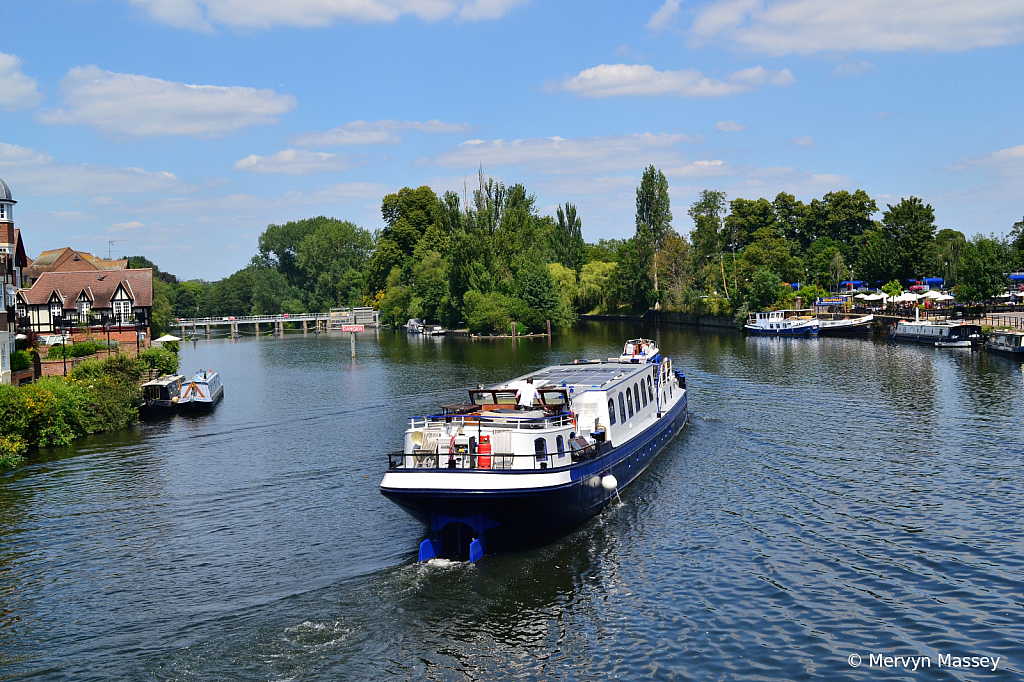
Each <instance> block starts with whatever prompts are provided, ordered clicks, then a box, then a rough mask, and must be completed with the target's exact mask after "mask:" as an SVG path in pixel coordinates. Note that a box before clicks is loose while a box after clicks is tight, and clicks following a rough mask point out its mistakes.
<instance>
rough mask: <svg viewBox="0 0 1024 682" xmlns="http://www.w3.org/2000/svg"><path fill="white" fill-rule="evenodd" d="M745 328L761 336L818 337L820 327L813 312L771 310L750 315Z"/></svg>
mask: <svg viewBox="0 0 1024 682" xmlns="http://www.w3.org/2000/svg"><path fill="white" fill-rule="evenodd" d="M743 328H744V329H746V330H747V331H748V332H750V333H751V334H758V335H761V336H817V335H818V330H819V328H820V325H819V322H818V318H816V317H815V316H814V311H813V310H771V311H767V312H763V313H750V316H749V318H748V319H747V323H746V324H745V325H744V326H743Z"/></svg>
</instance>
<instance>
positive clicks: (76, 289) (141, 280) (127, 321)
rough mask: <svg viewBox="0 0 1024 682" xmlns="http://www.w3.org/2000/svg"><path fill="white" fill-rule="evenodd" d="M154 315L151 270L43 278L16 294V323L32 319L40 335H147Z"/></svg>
mask: <svg viewBox="0 0 1024 682" xmlns="http://www.w3.org/2000/svg"><path fill="white" fill-rule="evenodd" d="M152 311H153V270H152V269H150V268H139V269H135V270H88V271H81V272H43V273H41V274H40V275H39V278H38V279H37V280H36V281H35V282H33V284H32V288H31V289H28V290H25V289H22V290H21V291H19V292H18V311H17V312H18V317H20V318H26V317H27V318H28V327H29V328H30V329H31V330H32V331H34V332H36V333H37V334H54V333H58V332H59V327H58V326H57V325H55V324H54V322H55V320H63V326H64V328H66V329H68V330H69V331H70V330H73V329H74V328H83V327H87V328H89V329H90V330H92V331H97V330H98V329H104V328H105V325H107V326H111V328H112V330H113V331H131V332H134V331H135V330H136V329H138V330H139V331H145V332H146V333H147V335H148V332H149V325H150V320H151V317H150V316H151V314H152Z"/></svg>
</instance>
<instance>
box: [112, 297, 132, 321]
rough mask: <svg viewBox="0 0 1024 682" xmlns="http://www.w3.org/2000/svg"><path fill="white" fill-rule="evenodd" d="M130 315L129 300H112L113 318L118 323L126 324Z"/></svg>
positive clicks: (130, 305) (130, 303)
mask: <svg viewBox="0 0 1024 682" xmlns="http://www.w3.org/2000/svg"><path fill="white" fill-rule="evenodd" d="M131 317H132V302H131V301H114V319H115V320H117V323H118V324H128V323H129V322H131Z"/></svg>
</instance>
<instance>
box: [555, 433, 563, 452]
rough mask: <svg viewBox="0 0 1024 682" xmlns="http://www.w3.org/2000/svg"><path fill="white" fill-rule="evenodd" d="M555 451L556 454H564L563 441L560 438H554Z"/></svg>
mask: <svg viewBox="0 0 1024 682" xmlns="http://www.w3.org/2000/svg"><path fill="white" fill-rule="evenodd" d="M555 449H556V450H558V454H562V453H563V452H565V441H564V440H562V436H560V435H559V436H555Z"/></svg>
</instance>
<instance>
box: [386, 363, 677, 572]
mask: <svg viewBox="0 0 1024 682" xmlns="http://www.w3.org/2000/svg"><path fill="white" fill-rule="evenodd" d="M529 378H532V379H533V386H534V387H535V388H536V389H537V391H538V393H539V401H538V402H537V403H536V404H535V406H534V408H533V409H529V410H522V409H518V410H517V409H515V408H516V402H517V399H516V393H517V391H518V390H519V388H520V387H522V386H524V385H526V380H527V379H529ZM686 420H687V391H686V380H685V377H683V375H682V374H681V373H678V372H675V371H673V369H672V360H671V358H665V359H661V360H660V361H659V362H657V363H653V362H647V363H639V362H632V361H629V362H620V361H619V360H609V361H600V360H594V361H589V362H580V361H577V362H576V363H573V364H565V365H553V366H551V367H545V368H543V369H540V370H537V371H536V372H531V373H530V374H528V375H524V376H522V377H519V378H517V379H513V380H511V381H508V382H505V383H500V384H495V385H493V386H489V387H483V386H481V387H480V388H476V389H470V391H469V402H468V403H465V404H457V405H443V406H441V414H437V415H431V416H423V417H413V418H411V419H410V420H409V427H408V429H407V430H406V433H405V447H404V449H403V451H402V452H398V453H395V454H392V455H389V466H388V470H387V473H386V474H385V475H384V478H383V480H382V481H381V484H380V490H381V493H382V494H383V495H384V496H386V497H387V498H389V499H391V500H392V501H393V502H395V503H396V504H398V505H399V506H400V507H402V508H403V509H404V510H405V511H407V512H408V513H409V514H411V515H412V516H413V517H415V518H416V519H418V520H420V521H422V522H423V523H424V524H425V525H427V526H428V528H429V532H430V535H429V537H428V539H426V540H424V541H423V543H422V544H421V545H420V554H419V557H420V560H421V561H424V560H427V559H431V558H434V557H436V556H447V557H452V556H458V557H465V556H467V555H468V557H469V559H470V560H471V561H475V560H476V559H478V558H480V557H481V556H482V555H483V553H484V552H485V551H486V550H488V549H491V550H493V549H498V548H501V547H514V546H517V545H520V544H522V543H524V542H526V543H529V542H533V541H536V540H539V539H544V538H549V537H553V536H555V535H557V534H559V533H561V532H564V531H565V530H566V529H568V528H571V527H573V526H575V525H578V524H580V523H582V522H583V521H585V520H587V519H588V518H590V517H592V516H594V515H595V514H597V513H599V512H600V511H601V510H602V509H604V508H605V507H606V506H607V505H608V504H609V503H610V502H611V500H612V498H613V497H614V496H615V495H616V494H617V492H618V491H619V490H621V489H622V488H625V487H626V486H627V485H629V484H630V483H632V482H633V480H635V479H636V477H637V476H639V475H640V474H641V473H642V472H643V471H644V470H645V469H646V468H647V467H648V466H649V465H650V463H651V462H652V461H653V460H654V458H655V457H657V455H658V454H659V453H660V452H661V450H662V448H664V446H665V445H666V444H667V443H668V442H669V440H670V439H671V438H672V437H673V436H675V435H676V434H677V433H678V432H679V430H680V429H681V428H682V427H683V426H684V425H685V424H686Z"/></svg>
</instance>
